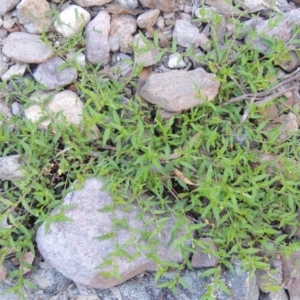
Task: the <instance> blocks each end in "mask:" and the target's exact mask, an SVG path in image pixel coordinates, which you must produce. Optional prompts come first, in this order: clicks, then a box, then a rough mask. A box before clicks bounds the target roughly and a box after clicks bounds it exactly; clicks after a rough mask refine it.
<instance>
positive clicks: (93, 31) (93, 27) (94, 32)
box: [85, 11, 110, 64]
mask: <svg viewBox="0 0 300 300" xmlns="http://www.w3.org/2000/svg"><path fill="white" fill-rule="evenodd" d="M109 31H110V16H109V14H108V13H107V12H105V11H100V12H99V13H98V14H97V16H96V17H95V18H94V19H93V20H92V21H90V22H89V23H88V25H87V27H86V29H85V37H86V51H85V54H86V58H87V60H88V61H89V62H90V63H92V64H99V63H102V64H107V63H108V59H109V50H110V46H109V42H108V35H109Z"/></svg>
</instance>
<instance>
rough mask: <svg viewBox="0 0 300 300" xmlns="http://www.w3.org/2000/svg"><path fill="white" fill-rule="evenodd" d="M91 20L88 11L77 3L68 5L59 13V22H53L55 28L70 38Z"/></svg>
mask: <svg viewBox="0 0 300 300" xmlns="http://www.w3.org/2000/svg"><path fill="white" fill-rule="evenodd" d="M90 20H91V16H90V13H89V12H88V11H87V10H85V9H84V8H82V7H80V6H78V5H70V6H68V7H67V8H65V9H64V10H63V11H62V12H61V13H60V14H59V22H58V21H55V22H54V27H55V29H56V30H57V31H58V32H59V33H61V34H62V35H63V36H64V37H66V38H71V37H73V36H75V35H76V34H77V33H79V32H80V31H82V30H83V28H84V26H85V25H86V24H87V23H88V22H89V21H90Z"/></svg>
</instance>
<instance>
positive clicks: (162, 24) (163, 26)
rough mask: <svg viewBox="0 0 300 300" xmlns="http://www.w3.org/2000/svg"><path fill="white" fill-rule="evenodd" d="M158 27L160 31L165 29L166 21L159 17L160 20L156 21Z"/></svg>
mask: <svg viewBox="0 0 300 300" xmlns="http://www.w3.org/2000/svg"><path fill="white" fill-rule="evenodd" d="M156 25H157V27H158V28H159V29H163V28H165V20H164V18H163V17H162V16H160V17H158V19H157V21H156Z"/></svg>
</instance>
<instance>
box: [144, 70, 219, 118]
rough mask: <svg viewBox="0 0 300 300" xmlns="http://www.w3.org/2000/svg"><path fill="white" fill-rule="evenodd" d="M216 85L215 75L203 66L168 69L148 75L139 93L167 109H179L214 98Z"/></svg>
mask: <svg viewBox="0 0 300 300" xmlns="http://www.w3.org/2000/svg"><path fill="white" fill-rule="evenodd" d="M219 86H220V82H219V81H217V79H216V78H215V75H214V74H211V73H207V72H206V71H205V70H204V69H203V68H198V69H195V70H193V71H189V72H188V71H177V70H172V71H169V72H166V73H156V74H152V75H150V77H149V78H148V80H147V81H146V83H145V85H144V86H143V87H142V89H141V91H140V95H141V96H142V97H143V98H144V99H145V100H146V101H148V102H150V103H152V104H157V105H158V106H159V107H162V108H163V109H165V110H167V111H169V112H182V111H183V110H187V109H190V108H192V107H195V106H198V105H201V104H203V103H204V101H206V100H208V101H212V100H214V99H215V97H216V96H217V94H218V91H219ZM196 87H197V88H196ZM197 89H199V92H200V93H199V92H197Z"/></svg>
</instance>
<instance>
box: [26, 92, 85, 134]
mask: <svg viewBox="0 0 300 300" xmlns="http://www.w3.org/2000/svg"><path fill="white" fill-rule="evenodd" d="M49 97H50V98H51V97H52V99H51V100H50V101H47V103H46V104H45V103H44V102H45V99H49ZM30 99H31V100H32V102H40V104H35V105H32V106H30V107H28V108H26V109H25V111H24V113H25V117H26V118H27V119H28V120H30V121H32V122H37V121H38V120H39V119H40V118H41V117H42V116H46V117H47V119H46V120H43V121H42V122H41V123H39V128H40V129H47V127H48V125H49V124H50V123H51V121H54V120H53V116H54V115H55V114H57V113H58V112H62V113H63V115H64V116H65V118H66V121H67V123H73V124H77V125H78V124H80V122H81V121H82V119H83V117H82V109H83V103H82V101H81V100H80V99H79V98H78V96H77V95H76V94H75V93H74V92H72V91H69V90H66V91H63V92H60V93H57V94H55V95H53V94H51V93H35V94H33V95H32V96H31V97H30ZM51 119H52V120H51ZM55 122H57V123H62V119H61V118H60V117H58V118H57V119H55Z"/></svg>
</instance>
